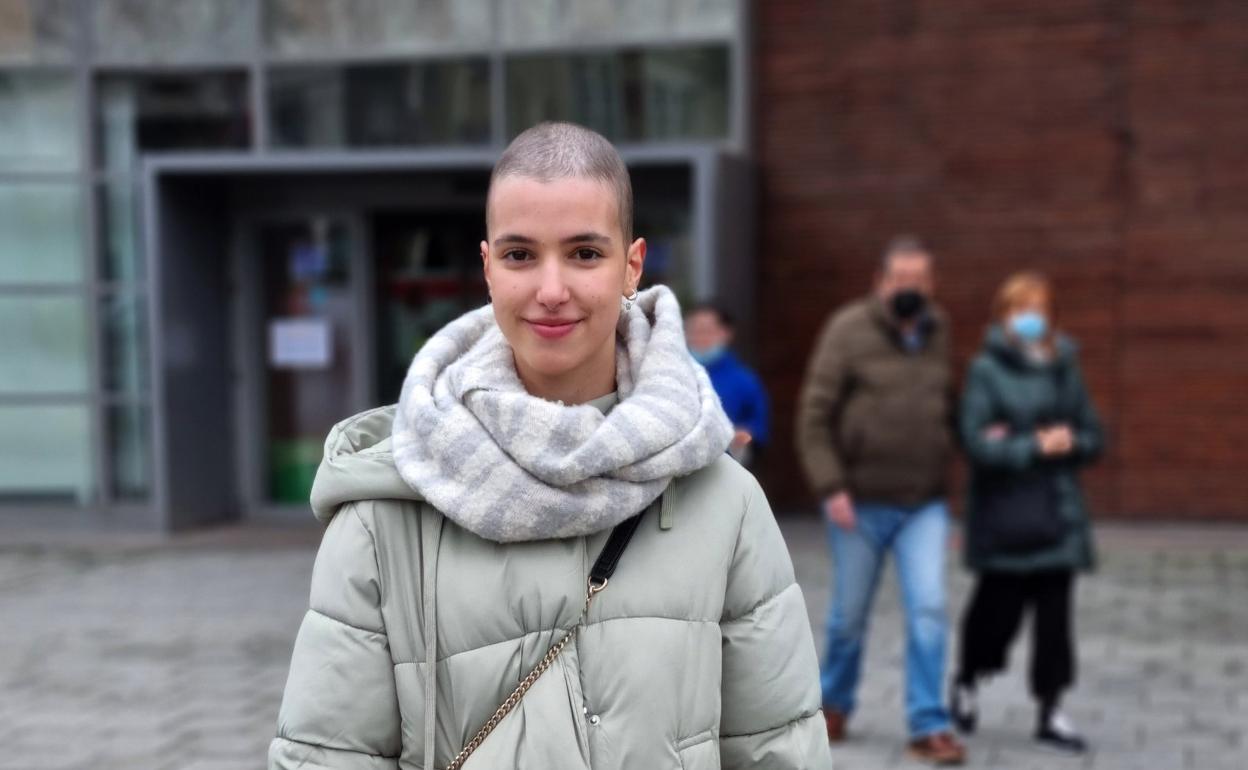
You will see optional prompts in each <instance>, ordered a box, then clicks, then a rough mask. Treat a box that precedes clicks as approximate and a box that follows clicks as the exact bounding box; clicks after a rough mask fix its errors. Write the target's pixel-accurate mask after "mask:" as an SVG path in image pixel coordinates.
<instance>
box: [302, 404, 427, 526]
mask: <svg viewBox="0 0 1248 770" xmlns="http://www.w3.org/2000/svg"><path fill="white" fill-rule="evenodd" d="M394 410H395V406H394V405H393V404H391V405H390V406H383V407H378V408H377V409H370V410H369V411H367V412H361V413H360V414H357V415H355V416H354V417H350V418H348V419H346V420H343V421H342V422H340V423H338V424H337V425H335V426H334V428H333V430H331V431H330V432H329V437H328V438H326V439H325V455H324V458H323V459H322V460H321V465H320V467H319V468H317V470H316V480H315V481H314V482H313V483H312V512H313V513H314V514H315V515H316V518H318V519H320V520H321V521H324V522H328V521H329V520H330V519H332V518H333V517H334V513H335V512H336V511H337V510H338V506H340V505H342V504H343V503H349V502H354V501H356V500H420V499H422V498H421V496H420V495H419V494H418V493H417V492H416V490H414V489H412V488H411V487H410V486H408V484H407V482H406V481H404V480H403V477H402V476H400V475H399V471H398V470H397V469H396V468H395V467H394V457H393V456H392V454H391V451H390V426H391V424H392V423H393V422H394Z"/></svg>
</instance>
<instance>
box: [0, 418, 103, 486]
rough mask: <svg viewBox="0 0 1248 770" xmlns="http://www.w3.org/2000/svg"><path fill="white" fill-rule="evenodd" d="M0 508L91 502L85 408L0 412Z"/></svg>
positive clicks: (88, 443)
mask: <svg viewBox="0 0 1248 770" xmlns="http://www.w3.org/2000/svg"><path fill="white" fill-rule="evenodd" d="M0 436H10V437H13V436H20V437H21V441H0V502H5V503H14V502H60V501H64V502H73V503H78V504H80V505H81V504H86V503H88V502H90V501H91V499H92V496H93V483H92V476H93V474H92V471H91V445H90V439H91V419H90V413H89V411H88V409H87V407H86V406H85V405H80V404H69V405H64V406H51V405H49V406H0Z"/></svg>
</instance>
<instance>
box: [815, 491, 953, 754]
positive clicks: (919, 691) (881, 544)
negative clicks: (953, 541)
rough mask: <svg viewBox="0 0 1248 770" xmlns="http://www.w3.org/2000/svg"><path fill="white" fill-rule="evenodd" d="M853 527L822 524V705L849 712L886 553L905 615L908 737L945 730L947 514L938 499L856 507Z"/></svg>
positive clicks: (919, 736)
mask: <svg viewBox="0 0 1248 770" xmlns="http://www.w3.org/2000/svg"><path fill="white" fill-rule="evenodd" d="M855 509H856V512H857V524H856V526H855V527H854V529H853V530H851V531H846V530H843V529H841V528H840V527H837V526H836V525H834V524H832V523H830V522H828V523H827V527H828V541H829V544H830V546H831V549H832V559H833V567H834V569H833V572H834V585H833V591H832V606H831V607H830V608H829V611H828V643H827V649H826V652H825V655H824V661H823V670H822V672H821V680H822V685H823V703H824V706H825V707H826V708H832V709H835V710H837V711H839V712H841V713H843V714H846V715H848V714H850V713H851V712H853V710H854V693H855V691H856V690H857V688H858V679H859V676H860V674H861V671H862V647H863V642H864V641H865V640H866V636H867V620H868V618H869V616H870V614H871V602H872V601H873V600H874V598H875V588H876V585H877V584H878V583H879V578H880V569H881V567H882V566H883V564H884V557H885V555H886V552H887V551H888V550H890V549H891V550H892V552H893V555H894V557H895V560H896V563H897V577H898V582H899V583H900V584H901V598H902V604H903V605H904V607H905V613H906V723H907V726H908V728H909V731H910V736H911V737H912V738H921V737H923V736H925V735H931V734H932V733H936V732H941V731H944V730H948V729H949V714H948V712H947V711H946V710H945V707H944V704H943V702H942V700H941V692H942V687H943V684H944V678H945V640H946V636H947V633H948V623H947V621H946V619H945V547H946V543H947V540H948V534H949V509H948V507H947V506H946V504H945V502H944V501H943V500H935V501H932V502H929V503H926V504H924V505H920V506H918V507H916V508H899V507H897V506H893V505H882V504H879V503H869V502H855Z"/></svg>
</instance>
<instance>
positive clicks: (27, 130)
mask: <svg viewBox="0 0 1248 770" xmlns="http://www.w3.org/2000/svg"><path fill="white" fill-rule="evenodd" d="M74 93H75V92H74V78H73V76H72V75H71V74H69V73H60V72H43V71H26V72H23V71H20V70H19V71H10V72H4V71H3V70H0V115H3V116H4V119H3V120H0V168H3V169H5V170H7V171H36V172H37V171H73V170H75V169H76V168H77V167H78V160H79V157H78V147H79V144H80V143H79V141H78V136H77V130H78V119H77V115H76V114H75V112H74V110H75V107H76V100H75V96H74Z"/></svg>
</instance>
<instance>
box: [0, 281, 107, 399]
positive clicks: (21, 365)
mask: <svg viewBox="0 0 1248 770" xmlns="http://www.w3.org/2000/svg"><path fill="white" fill-rule="evenodd" d="M0 329H4V334H0V393H3V394H9V395H17V394H27V393H31V394H33V393H39V394H77V393H84V392H86V391H88V390H89V389H90V378H89V376H88V366H87V364H88V359H87V351H88V348H87V320H86V307H85V303H84V302H83V299H82V297H75V296H72V295H66V296H61V295H56V294H53V295H49V296H39V295H35V296H27V297H23V296H15V295H12V294H5V295H0Z"/></svg>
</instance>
